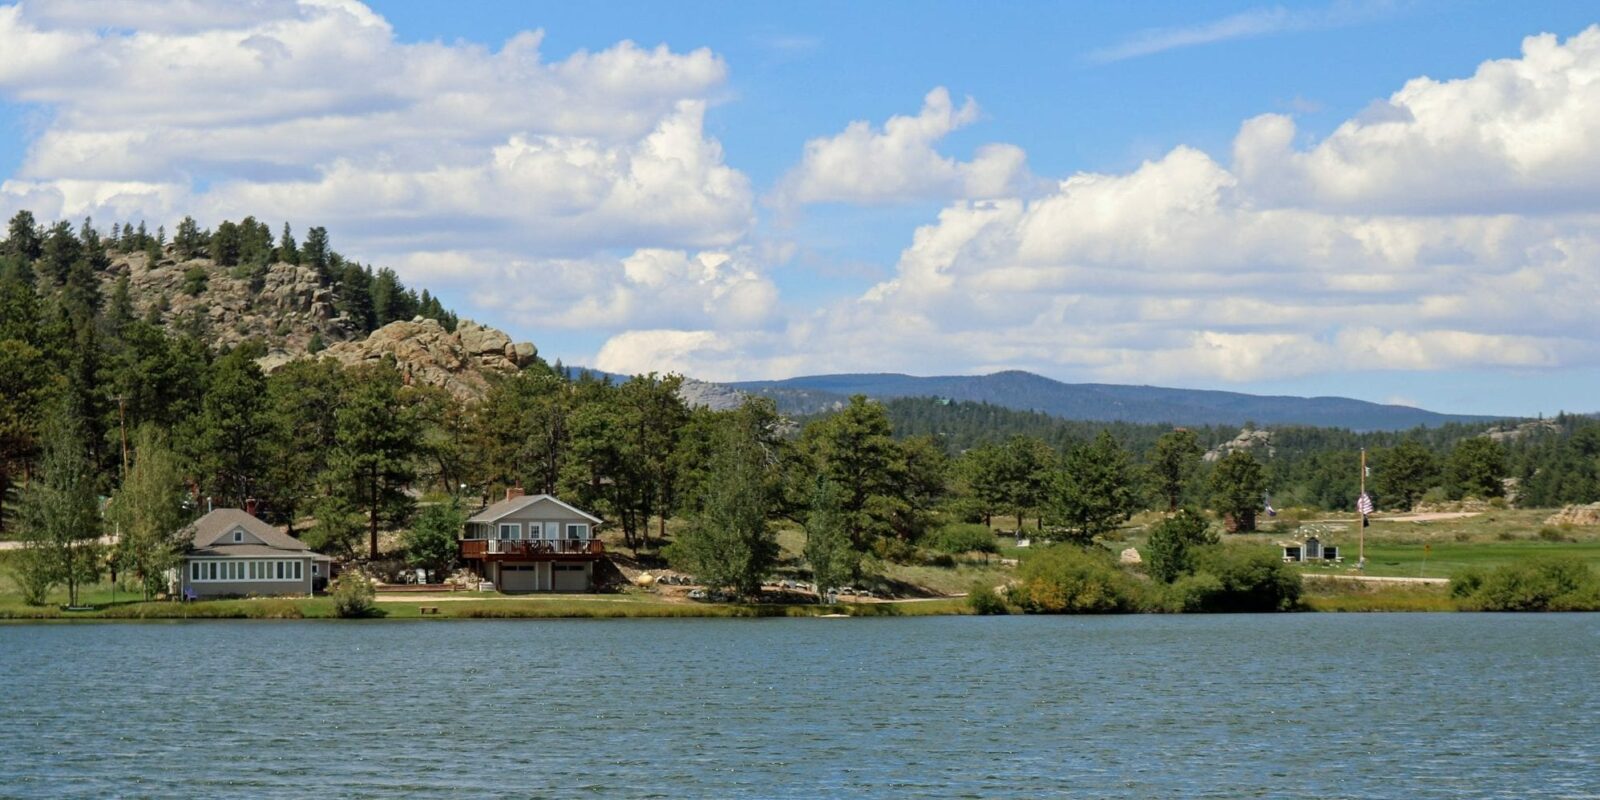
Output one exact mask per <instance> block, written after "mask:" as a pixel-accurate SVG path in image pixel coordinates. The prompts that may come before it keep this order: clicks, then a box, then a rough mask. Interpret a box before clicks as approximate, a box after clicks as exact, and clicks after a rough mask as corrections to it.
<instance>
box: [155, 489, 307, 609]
mask: <svg viewBox="0 0 1600 800" xmlns="http://www.w3.org/2000/svg"><path fill="white" fill-rule="evenodd" d="M185 533H187V534H188V539H189V547H188V550H187V551H186V552H184V554H183V561H182V564H181V565H180V566H179V569H178V581H179V582H180V584H181V585H180V587H179V596H180V597H184V598H187V599H199V598H203V597H247V596H250V595H310V594H313V593H314V592H315V590H317V589H320V588H322V587H323V586H325V585H327V582H328V578H329V577H330V568H331V567H332V565H333V559H330V558H329V557H327V556H325V555H322V554H321V553H317V552H313V551H312V550H311V548H309V547H307V546H306V545H305V543H304V542H301V541H300V540H299V539H296V538H294V537H293V536H290V535H289V534H287V533H284V532H283V531H280V530H278V529H277V528H274V527H273V526H271V525H268V524H267V523H265V522H262V521H261V520H260V519H258V518H256V516H255V515H254V514H251V513H249V512H246V511H244V510H242V509H237V508H218V509H215V510H213V511H211V512H209V513H207V514H206V515H205V516H203V517H201V518H199V519H197V520H195V521H194V522H192V523H190V524H189V526H188V528H186V529H185Z"/></svg>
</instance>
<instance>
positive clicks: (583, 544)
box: [461, 539, 606, 558]
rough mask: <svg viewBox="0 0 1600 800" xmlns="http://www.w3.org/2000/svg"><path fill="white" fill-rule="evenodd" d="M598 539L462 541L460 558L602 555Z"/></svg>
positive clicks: (601, 546)
mask: <svg viewBox="0 0 1600 800" xmlns="http://www.w3.org/2000/svg"><path fill="white" fill-rule="evenodd" d="M605 551H606V548H605V545H604V544H602V543H601V542H600V540H599V539H531V540H527V539H462V540H461V557H462V558H483V557H485V556H512V557H517V556H525V557H533V556H551V555H603V554H604V553H605Z"/></svg>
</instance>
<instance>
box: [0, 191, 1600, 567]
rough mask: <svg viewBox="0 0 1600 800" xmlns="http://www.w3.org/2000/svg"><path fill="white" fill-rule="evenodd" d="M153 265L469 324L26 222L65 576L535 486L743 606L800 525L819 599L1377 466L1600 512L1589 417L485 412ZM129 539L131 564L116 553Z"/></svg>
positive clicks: (15, 453) (48, 459) (426, 516)
mask: <svg viewBox="0 0 1600 800" xmlns="http://www.w3.org/2000/svg"><path fill="white" fill-rule="evenodd" d="M135 256H137V258H138V259H142V262H141V263H143V264H144V265H145V266H146V267H147V268H150V267H152V266H153V267H154V268H156V269H167V270H177V269H180V268H181V270H182V280H181V281H180V282H179V284H178V285H179V286H180V289H181V291H183V292H185V293H186V294H188V293H189V292H190V291H191V290H192V291H193V294H191V295H189V296H190V297H195V298H200V297H203V296H204V294H205V292H206V291H207V286H206V285H205V284H206V283H208V282H209V281H212V280H218V278H216V277H215V276H217V275H219V274H220V273H219V272H218V270H226V271H227V275H228V279H229V280H231V281H237V282H239V284H240V285H242V286H243V287H244V289H243V290H244V291H246V292H249V291H256V292H263V293H265V292H269V291H270V287H269V285H268V282H267V280H266V277H268V276H271V275H274V274H278V273H282V272H285V270H282V269H279V267H280V266H281V265H284V264H288V265H291V266H293V267H295V268H296V270H298V269H300V268H305V270H306V274H308V275H311V276H314V281H315V283H316V287H314V288H313V290H312V295H311V296H312V297H313V298H315V297H317V296H319V295H317V294H316V293H317V292H320V291H322V290H326V292H327V294H326V297H327V298H328V302H329V303H331V305H332V306H333V308H332V311H333V314H332V316H331V317H330V316H326V315H323V316H319V315H317V314H316V313H312V312H311V311H309V310H307V309H300V308H297V309H296V310H294V311H293V312H285V313H293V314H297V315H299V316H297V317H294V319H296V320H302V321H304V320H321V321H323V322H331V321H333V320H338V321H339V322H338V324H339V325H341V326H344V325H349V326H352V327H353V329H354V331H356V332H357V333H364V332H367V331H370V330H372V329H374V328H375V327H377V326H380V325H383V324H384V323H386V322H388V321H392V320H397V319H409V318H411V317H412V316H419V315H420V316H425V317H431V318H434V319H439V320H441V321H442V322H443V323H444V324H446V325H448V326H452V327H453V326H454V325H455V324H456V317H455V316H454V315H453V314H451V313H450V312H449V311H448V310H446V309H444V308H443V307H442V306H441V305H440V304H439V303H438V301H437V299H436V298H434V297H432V296H431V295H429V294H428V293H427V292H426V291H423V292H421V293H417V292H415V291H414V290H412V289H409V288H407V287H405V286H403V284H401V282H400V281H399V278H398V277H397V276H395V275H394V273H393V272H392V271H391V270H388V269H383V268H379V269H373V268H372V267H370V266H366V265H360V264H357V263H356V262H354V261H351V260H348V259H345V258H344V257H342V256H340V255H339V254H338V253H336V252H334V251H333V250H332V249H331V248H330V247H329V242H328V236H327V232H326V231H324V230H323V229H321V228H311V229H310V230H309V231H308V234H307V236H306V239H305V241H304V242H299V241H296V239H295V238H294V236H293V235H292V230H291V229H290V227H289V226H288V225H287V224H285V225H284V226H283V227H282V228H281V230H280V234H279V235H278V236H276V237H273V236H271V235H270V229H269V227H268V226H267V225H266V224H264V223H261V222H258V221H256V220H254V219H248V218H247V219H246V220H244V221H241V222H239V223H231V222H224V223H222V224H220V225H218V226H217V227H216V228H215V229H211V230H201V229H200V228H199V227H198V226H197V225H196V224H195V223H194V222H193V220H189V219H186V220H185V221H184V222H183V223H182V224H180V225H179V226H178V229H177V231H176V232H175V234H174V236H173V237H172V240H171V241H166V235H165V231H164V230H162V229H161V228H157V229H156V231H155V232H154V233H151V232H150V231H149V230H148V229H147V228H146V226H145V225H143V224H142V223H138V224H134V225H128V224H125V223H115V224H113V225H112V226H111V228H110V229H109V230H108V231H106V232H105V233H102V232H101V231H100V230H99V229H97V228H96V226H95V224H94V223H93V222H92V221H90V220H84V221H83V222H82V223H81V224H80V225H76V226H75V225H71V224H67V223H62V222H58V223H54V224H52V225H49V226H44V225H40V224H39V223H37V222H36V221H35V220H34V219H33V218H32V216H31V215H29V214H27V213H26V212H23V213H19V214H18V215H16V216H15V217H13V218H12V219H11V220H10V222H9V225H8V227H7V236H6V238H5V240H4V241H3V242H0V501H3V502H0V532H3V535H5V536H7V537H9V538H22V539H24V540H25V541H28V542H29V543H30V547H29V548H28V549H27V550H26V551H25V553H27V554H31V555H29V556H28V557H27V558H25V559H23V560H22V563H23V564H24V566H25V567H27V565H28V564H32V567H27V568H28V569H34V568H36V569H34V571H33V572H31V573H30V574H33V575H35V576H36V577H39V580H42V581H46V582H47V583H48V584H50V585H54V584H59V583H63V582H77V581H81V580H87V579H90V578H92V577H93V574H94V573H95V572H96V571H97V570H99V569H102V568H103V567H104V566H105V565H106V564H107V563H116V564H120V565H122V566H123V567H124V568H125V569H127V570H131V571H134V572H136V573H137V574H139V575H142V576H144V577H145V578H147V579H148V580H151V581H153V580H154V578H155V576H157V575H159V573H160V572H161V571H162V570H163V569H164V567H165V566H166V565H170V563H172V559H173V558H175V555H176V553H177V551H178V548H180V547H181V545H182V543H181V542H177V541H174V540H173V539H172V538H171V537H172V533H173V531H174V530H175V529H176V528H177V527H178V526H180V525H181V524H182V523H183V522H185V521H187V520H189V519H192V518H193V517H194V516H195V515H196V514H198V513H200V512H202V511H203V510H204V506H205V505H207V504H212V505H216V506H238V507H245V506H247V505H251V506H253V507H255V508H256V509H257V511H258V513H259V515H260V516H262V517H264V518H265V519H267V520H269V521H271V522H274V523H277V524H282V525H286V526H289V529H290V530H291V532H292V533H293V534H295V535H298V536H303V537H305V538H306V539H307V541H308V543H310V544H312V545H313V546H314V547H315V548H317V549H320V550H323V551H325V552H329V553H332V554H336V555H341V556H344V557H346V558H349V559H372V558H375V557H378V556H380V555H383V556H385V557H396V554H395V553H393V552H391V553H384V554H380V553H379V547H378V543H379V534H380V533H381V532H385V531H402V532H404V534H405V535H404V538H403V553H401V554H400V555H402V556H403V557H405V558H407V559H409V560H410V561H411V562H413V563H416V564H418V565H420V566H425V567H426V568H429V569H433V570H440V569H447V568H448V567H449V566H450V565H451V564H450V562H451V561H452V560H453V553H454V549H453V538H454V536H455V533H456V532H457V531H458V530H459V528H460V524H461V521H462V520H463V519H464V516H465V514H466V513H467V512H469V511H470V510H471V509H472V508H474V507H475V506H476V505H478V504H479V503H481V502H483V501H484V500H486V499H490V498H494V497H497V496H499V494H500V493H501V492H503V491H504V489H506V488H507V487H510V486H514V485H521V486H523V487H525V488H526V489H527V490H529V491H533V492H552V493H557V494H559V495H561V496H562V497H563V498H564V499H566V500H568V501H570V502H572V503H574V504H576V505H578V506H580V507H583V508H587V509H590V510H593V511H595V512H597V513H598V514H600V515H601V516H602V517H603V518H604V519H605V520H606V521H607V525H608V526H609V527H610V528H611V529H612V530H615V531H617V532H619V533H620V535H621V538H622V539H623V540H624V542H625V543H626V545H627V546H630V547H632V548H634V549H635V550H637V551H641V552H646V553H659V554H660V556H661V557H664V558H665V559H667V560H668V561H669V562H670V563H672V564H674V565H675V566H680V567H682V568H684V569H687V570H691V571H693V572H694V573H696V574H698V575H700V576H701V577H702V578H703V579H705V580H707V581H708V582H710V583H712V584H713V585H718V586H725V587H728V588H731V589H735V590H739V591H743V592H749V591H750V590H751V587H752V585H753V583H752V581H757V580H759V577H760V575H761V574H763V573H764V571H765V570H767V569H768V568H769V567H771V565H772V563H773V560H774V559H775V558H776V554H777V548H776V546H775V544H774V541H775V540H774V536H775V531H776V529H777V528H779V527H784V526H793V527H798V528H801V529H803V530H804V533H805V536H806V541H807V545H806V552H807V556H806V558H807V561H808V563H809V564H810V567H811V569H812V570H813V571H814V572H816V573H817V574H818V575H819V577H818V579H817V580H818V583H819V584H822V585H838V584H839V582H842V581H847V580H850V579H851V578H852V576H856V575H859V574H861V572H862V571H864V570H870V569H871V564H873V563H874V562H877V561H885V560H888V561H899V560H916V559H918V558H921V557H922V556H920V555H919V553H924V552H926V551H928V550H930V549H932V550H939V549H944V550H951V549H955V548H958V547H960V548H969V546H970V545H974V544H976V542H975V541H973V540H972V539H971V537H970V536H968V537H967V538H963V536H965V535H966V534H969V533H971V531H970V529H963V528H961V527H960V526H962V525H963V524H965V523H970V522H980V521H981V522H996V521H1000V520H1005V519H1011V520H1014V523H1015V524H1014V527H1021V526H1024V525H1029V526H1033V527H1039V528H1042V529H1044V530H1045V531H1047V535H1048V536H1049V537H1050V538H1055V539H1058V540H1060V541H1068V542H1076V543H1079V544H1082V545H1085V546H1092V545H1093V544H1094V542H1095V541H1096V537H1098V536H1100V535H1102V534H1104V533H1106V532H1108V531H1110V530H1112V529H1114V528H1115V527H1116V526H1118V525H1120V524H1121V523H1122V522H1124V521H1126V520H1127V519H1128V518H1129V516H1130V515H1131V514H1133V513H1134V512H1136V511H1138V510H1140V509H1143V508H1155V509H1177V508H1180V507H1184V506H1192V507H1195V508H1204V509H1209V510H1211V511H1213V512H1215V513H1217V514H1221V515H1225V516H1228V517H1230V518H1234V519H1238V518H1241V517H1244V516H1247V515H1248V514H1249V513H1253V511H1254V510H1255V509H1257V508H1259V507H1260V505H1261V504H1262V502H1263V501H1264V500H1265V499H1266V497H1267V496H1268V495H1270V496H1271V497H1272V499H1273V501H1274V502H1276V503H1277V504H1278V505H1280V506H1287V505H1304V506H1308V507H1313V508H1337V509H1348V508H1350V507H1352V505H1353V502H1354V492H1355V490H1356V485H1357V474H1358V468H1357V464H1358V462H1359V451H1360V449H1361V448H1366V449H1367V450H1368V451H1369V454H1370V456H1371V463H1372V465H1373V470H1374V472H1373V478H1372V482H1371V484H1370V488H1371V490H1372V491H1373V492H1374V493H1375V495H1376V497H1377V498H1378V500H1379V504H1380V506H1381V507H1384V508H1404V507H1409V506H1410V505H1411V504H1413V503H1415V502H1418V501H1420V500H1423V499H1424V498H1429V497H1437V498H1440V499H1445V498H1460V497H1468V496H1473V497H1480V498H1492V497H1497V496H1500V495H1502V494H1503V493H1504V492H1505V491H1506V486H1507V484H1506V482H1505V481H1504V479H1505V478H1508V477H1510V478H1516V479H1518V480H1517V481H1516V482H1513V486H1515V487H1516V489H1517V491H1518V492H1519V495H1520V497H1519V502H1522V503H1525V504H1539V505H1553V504H1559V503H1566V502H1591V501H1594V500H1596V499H1600V482H1597V479H1596V467H1597V464H1600V424H1597V423H1596V421H1595V420H1593V419H1590V418H1583V417H1572V416H1565V415H1563V416H1561V417H1558V418H1556V419H1554V420H1548V421H1546V423H1547V424H1543V425H1540V426H1538V427H1537V429H1533V430H1530V431H1529V432H1527V433H1526V435H1520V434H1519V435H1517V436H1514V437H1507V436H1502V437H1500V438H1501V439H1504V440H1505V441H1504V442H1503V443H1502V442H1501V441H1497V440H1496V439H1495V438H1491V437H1488V436H1485V435H1483V434H1484V433H1486V432H1487V426H1480V425H1447V426H1442V427H1439V428H1426V429H1417V430H1413V431H1408V432H1404V433H1361V434H1357V433H1352V432H1350V431H1344V430H1336V429H1322V428H1282V429H1277V430H1273V431H1272V432H1271V434H1270V440H1269V441H1268V442H1267V443H1266V444H1265V446H1263V447H1250V448H1236V449H1233V450H1232V451H1231V452H1222V451H1218V453H1217V456H1218V457H1217V458H1216V459H1214V460H1212V461H1207V460H1206V459H1204V458H1203V454H1204V453H1205V452H1206V451H1207V450H1210V449H1213V448H1217V447H1219V446H1223V445H1226V443H1227V442H1229V441H1231V440H1233V439H1234V437H1235V434H1236V433H1237V432H1236V431H1234V430H1231V429H1222V428H1196V429H1192V430H1173V429H1172V428H1170V427H1165V426H1153V425H1134V424H1127V423H1110V424H1107V423H1081V422H1067V421H1062V420H1059V419H1055V418H1052V417H1048V416H1045V415H1041V414H1030V413H1025V412H1015V411H1009V410H1005V409H1000V408H998V407H995V406H989V405H984V404H978V403H952V402H945V401H939V400H934V399H915V398H909V399H897V400H890V401H887V402H884V403H877V402H872V401H868V400H867V399H866V398H863V397H859V396H858V397H855V398H852V399H851V400H850V401H849V402H848V403H847V404H845V406H844V407H843V408H842V409H840V410H838V411H836V412H834V413H830V414H826V415H822V416H818V417H814V418H808V419H804V420H800V421H799V422H800V424H795V423H793V422H791V421H788V420H785V419H783V418H781V417H780V416H779V414H778V413H777V410H776V409H775V407H774V406H773V405H772V404H771V402H770V401H766V400H762V399H753V400H752V401H750V402H748V403H746V404H745V405H744V406H743V407H742V408H738V409H733V410H724V411H711V410H708V409H705V408H691V407H689V406H688V405H686V404H685V402H684V401H683V399H682V397H681V396H680V394H679V392H678V388H679V386H680V384H681V381H682V379H681V378H680V377H678V376H673V375H668V376H661V375H656V374H649V375H640V376H634V377H632V378H629V379H626V380H612V379H610V378H609V377H599V378H597V377H595V376H593V375H590V374H588V373H583V372H574V371H573V370H569V369H566V368H563V367H561V365H559V364H554V365H552V364H548V363H546V362H545V361H543V360H542V359H538V358H536V357H535V358H533V359H532V360H531V361H530V362H529V363H527V364H525V365H522V369H521V370H520V371H518V372H515V373H512V374H507V375H500V376H493V377H492V379H491V380H490V382H489V388H488V391H487V393H486V395H485V396H484V397H482V399H480V400H473V399H464V398H461V397H457V396H453V395H451V394H450V393H449V392H446V391H444V390H441V389H439V388H437V387H431V386H424V385H413V384H412V383H410V382H408V381H407V380H406V379H405V377H404V376H403V374H402V372H401V370H399V369H396V368H395V365H394V364H393V363H392V362H390V363H381V362H380V363H372V364H365V365H358V366H353V367H344V366H341V365H340V364H339V363H337V362H335V361H332V360H329V359H316V358H310V359H302V360H295V361H291V362H290V363H287V364H285V365H283V366H279V367H278V368H276V369H275V370H273V371H272V372H271V373H270V374H268V373H266V372H264V371H263V369H262V367H261V366H260V364H259V363H258V360H259V359H261V357H262V356H263V355H264V354H265V353H266V352H267V350H268V349H269V347H271V346H274V342H273V337H279V338H287V337H290V336H291V335H293V333H294V332H293V331H288V332H280V330H279V328H276V327H275V328H273V329H272V330H269V331H267V332H266V333H264V334H261V335H250V336H244V338H240V339H238V340H237V341H229V340H228V339H227V337H223V336H220V335H219V331H218V330H217V329H216V323H215V322H214V320H213V315H211V314H209V313H206V312H204V311H200V310H198V309H199V308H200V307H199V306H192V307H190V306H186V307H187V308H188V310H187V311H186V312H185V313H181V314H180V313H177V312H175V311H174V309H175V308H176V307H178V306H184V305H185V304H184V303H182V302H180V301H179V300H178V299H177V298H170V297H169V298H165V299H163V298H161V297H140V298H138V301H137V302H136V301H135V298H134V296H133V293H132V290H131V289H130V286H129V280H128V279H127V276H126V275H125V274H120V273H119V272H118V270H119V269H121V266H119V265H127V264H130V263H132V262H133V261H134V260H135V258H134V257H135ZM196 259H199V260H200V261H196ZM274 270H277V273H275V272H274ZM297 274H299V273H297ZM256 276H263V280H262V281H260V282H259V283H258V282H257V281H256V280H255V277H256ZM235 288H238V287H235ZM314 302H321V301H315V300H314ZM260 307H261V308H267V307H266V306H260ZM263 313H266V312H263ZM287 319H288V317H285V320H287ZM296 324H299V323H298V322H297V323H296ZM308 324H309V323H308ZM280 327H281V326H280ZM291 327H292V326H291ZM249 330H256V329H254V328H251V329H249ZM285 330H287V329H285ZM317 330H321V329H317ZM234 333H235V334H236V335H239V336H243V334H240V333H239V331H238V330H235V331H234ZM306 344H307V347H306V348H305V349H306V350H308V351H314V350H315V349H317V344H319V343H316V342H314V341H313V340H309V339H308V340H307V342H306ZM101 498H107V499H108V502H105V503H102V501H101ZM669 520H675V521H676V523H677V524H675V525H674V526H670V527H669V525H668V522H669ZM111 531H117V532H119V533H120V534H121V540H120V542H119V544H118V545H117V549H116V551H115V552H113V553H111V554H109V555H110V556H111V559H112V560H111V562H108V561H107V560H106V559H105V558H103V556H104V555H106V554H101V553H98V552H97V551H96V547H97V545H96V544H95V539H96V538H97V537H98V536H99V535H100V534H101V533H103V532H111ZM963 531H965V533H964V532H963ZM667 542H670V546H668V547H666V548H665V549H664V550H663V549H662V545H663V544H664V543H667ZM35 556H36V557H37V559H36V563H35V561H30V559H34V558H35ZM23 583H24V584H25V585H26V584H27V582H26V581H23ZM147 585H148V586H152V587H153V586H154V584H153V583H150V584H147ZM754 585H758V584H754Z"/></svg>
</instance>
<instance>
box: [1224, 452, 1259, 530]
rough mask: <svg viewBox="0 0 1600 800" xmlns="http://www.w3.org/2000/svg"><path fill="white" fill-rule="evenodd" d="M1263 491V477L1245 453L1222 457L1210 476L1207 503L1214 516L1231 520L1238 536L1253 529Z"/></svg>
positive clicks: (1248, 454) (1252, 457) (1252, 460)
mask: <svg viewBox="0 0 1600 800" xmlns="http://www.w3.org/2000/svg"><path fill="white" fill-rule="evenodd" d="M1266 491H1267V478H1266V475H1265V474H1264V472H1263V471H1262V469H1261V463H1260V462H1258V461H1256V457H1255V456H1253V455H1251V454H1250V451H1249V450H1235V451H1233V452H1231V453H1229V454H1227V455H1226V456H1223V457H1222V458H1221V459H1219V460H1218V461H1217V466H1216V468H1215V469H1213V470H1212V472H1211V502H1212V503H1213V505H1214V506H1215V507H1216V510H1217V513H1219V514H1222V515H1224V516H1225V517H1227V518H1229V519H1232V520H1233V524H1234V528H1235V530H1237V531H1238V532H1240V533H1248V532H1250V531H1253V530H1255V529H1256V509H1258V508H1260V507H1261V502H1262V498H1263V497H1264V496H1265V493H1266Z"/></svg>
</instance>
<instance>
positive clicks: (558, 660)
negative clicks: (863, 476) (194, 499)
mask: <svg viewBox="0 0 1600 800" xmlns="http://www.w3.org/2000/svg"><path fill="white" fill-rule="evenodd" d="M1597 667H1600V615H1594V614H1584V615H1541V616H1501V615H1469V614H1456V615H1431V614H1392V615H1334V614H1301V615H1286V616H1186V617H1151V616H1139V617H1115V618H1037V617H1036V618H958V617H943V618H921V619H899V620H896V619H838V620H828V619H794V620H786V619H774V620H748V621H746V620H721V619H718V620H636V621H601V622H587V621H585V622H580V621H570V622H563V621H539V622H530V621H484V622H456V621H449V622H376V623H339V622H251V623H240V622H228V623H168V624H114V625H39V626H12V625H7V626H0V676H3V681H0V797H52V798H53V797H114V796H124V797H137V796H148V797H195V796H224V797H305V796H309V795H311V794H314V793H315V794H322V795H325V796H330V797H395V798H401V797H404V798H414V797H533V796H571V795H587V796H620V797H672V798H701V797H711V798H720V797H808V798H809V797H895V798H899V797H1043V796H1064V797H1085V798H1090V797H1218V798H1223V797H1225V798H1235V797H1252V796H1255V797H1315V798H1326V797H1382V798H1409V797H1533V796H1538V797H1600V700H1597V699H1596V694H1595V689H1596V674H1597Z"/></svg>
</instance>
